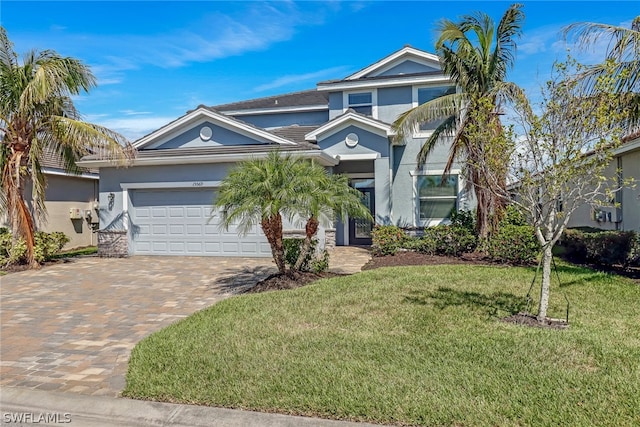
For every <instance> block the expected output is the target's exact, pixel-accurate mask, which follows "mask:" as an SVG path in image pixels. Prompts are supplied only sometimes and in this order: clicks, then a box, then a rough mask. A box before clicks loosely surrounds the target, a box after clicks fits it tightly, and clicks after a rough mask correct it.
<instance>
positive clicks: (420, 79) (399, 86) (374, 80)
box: [317, 46, 450, 123]
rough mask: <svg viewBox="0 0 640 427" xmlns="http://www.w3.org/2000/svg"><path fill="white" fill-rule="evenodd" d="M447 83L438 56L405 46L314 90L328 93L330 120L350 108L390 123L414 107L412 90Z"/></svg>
mask: <svg viewBox="0 0 640 427" xmlns="http://www.w3.org/2000/svg"><path fill="white" fill-rule="evenodd" d="M449 84H450V79H449V78H448V77H447V76H445V75H444V74H443V72H442V67H441V65H440V60H439V58H438V56H437V55H434V54H432V53H429V52H425V51H422V50H419V49H415V48H413V47H411V46H405V47H403V48H402V49H400V50H398V51H396V52H394V53H392V54H391V55H388V56H386V57H384V58H382V59H381V60H379V61H377V62H375V63H373V64H371V65H369V66H367V67H365V68H363V69H361V70H359V71H357V72H355V73H353V74H351V75H349V76H347V77H345V78H344V79H341V80H329V81H324V82H320V83H318V85H317V88H318V91H320V92H328V93H329V119H333V118H335V117H338V116H339V115H341V114H344V113H345V112H346V111H347V110H349V109H353V110H355V111H357V112H358V113H360V114H365V115H368V116H370V117H372V118H374V119H377V120H382V121H384V122H387V123H391V122H393V121H394V120H395V118H396V117H397V115H398V114H399V113H401V112H403V111H406V110H407V109H409V108H411V107H412V106H413V104H414V100H413V98H414V95H413V92H414V91H415V88H417V87H431V86H433V87H441V86H447V85H449Z"/></svg>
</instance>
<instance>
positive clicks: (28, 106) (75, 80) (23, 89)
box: [0, 27, 134, 268]
mask: <svg viewBox="0 0 640 427" xmlns="http://www.w3.org/2000/svg"><path fill="white" fill-rule="evenodd" d="M95 84H96V81H95V78H94V76H93V75H92V74H91V71H90V70H89V68H88V67H87V66H86V65H84V64H82V63H81V62H80V61H78V60H77V59H73V58H65V57H62V56H60V55H58V54H57V53H56V52H54V51H51V50H45V51H41V52H38V51H30V52H28V53H27V54H26V55H24V57H23V58H22V60H20V58H19V57H18V55H17V54H16V53H15V52H14V50H13V43H11V41H10V40H9V38H8V36H7V32H6V30H5V29H4V27H0V141H1V144H0V169H1V177H2V183H1V189H0V210H2V212H0V214H3V213H5V212H6V213H8V216H9V219H10V221H11V231H12V235H13V239H14V243H15V242H16V241H17V240H18V239H20V238H22V239H24V241H25V243H26V246H27V261H28V263H29V264H30V266H31V267H33V268H37V267H38V263H37V262H36V261H35V260H34V256H33V255H34V254H33V250H34V244H35V242H34V232H35V225H34V218H33V214H35V215H36V218H37V219H39V220H45V219H46V207H45V204H44V202H45V197H44V192H45V188H46V184H47V180H46V176H45V175H44V173H43V171H42V167H41V161H42V159H43V156H44V155H45V154H49V155H51V154H52V155H54V156H57V157H58V158H60V159H61V161H62V162H63V164H64V167H65V169H66V171H67V172H70V173H78V172H80V170H79V168H78V167H77V166H76V161H77V160H78V159H79V158H81V157H82V156H84V155H87V154H91V153H93V154H96V153H99V154H102V155H104V156H105V157H106V158H111V159H114V160H120V161H123V162H124V161H126V160H127V159H128V158H130V157H131V156H133V154H134V151H133V150H132V149H131V147H130V145H129V144H128V143H127V141H126V139H125V138H124V137H122V136H121V135H119V134H117V133H115V132H112V131H110V130H109V129H106V128H104V127H101V126H97V125H94V124H91V123H86V122H83V121H81V120H80V115H79V114H78V111H77V110H76V109H75V107H74V105H73V101H72V100H71V96H73V95H78V94H80V93H81V92H83V91H84V92H88V91H89V89H91V88H92V87H94V86H95ZM27 184H31V186H32V198H33V214H32V211H31V210H30V209H29V207H28V206H27V204H26V203H25V200H24V190H25V185H27Z"/></svg>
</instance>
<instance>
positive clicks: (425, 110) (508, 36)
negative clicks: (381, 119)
mask: <svg viewBox="0 0 640 427" xmlns="http://www.w3.org/2000/svg"><path fill="white" fill-rule="evenodd" d="M521 7H522V5H520V4H514V5H512V6H511V7H509V9H507V11H506V12H505V13H504V15H503V16H502V19H501V20H500V22H499V23H498V26H497V27H496V26H495V24H494V22H493V20H492V19H491V18H490V17H489V16H488V15H486V14H484V13H476V14H475V15H467V16H463V17H462V19H461V20H460V22H457V23H456V22H452V21H450V20H448V19H445V20H443V21H441V22H440V24H439V26H438V31H439V34H440V37H439V38H438V41H437V43H436V51H437V53H438V55H439V57H440V61H441V63H442V67H443V71H444V73H445V74H447V75H449V76H450V77H451V80H452V81H453V82H454V83H455V84H456V86H457V87H458V90H457V91H456V92H455V93H450V94H447V95H444V96H441V97H439V98H436V99H434V100H432V101H429V102H426V103H424V104H422V105H419V106H417V107H415V108H413V109H411V110H409V111H407V112H405V113H403V114H401V115H400V116H399V117H398V119H397V120H396V121H395V123H394V124H393V128H394V129H395V131H396V134H395V137H394V139H395V141H397V142H400V141H403V140H404V139H405V138H407V137H409V136H411V135H412V134H413V133H414V132H415V130H416V129H417V128H418V126H420V124H422V123H424V122H431V121H437V122H439V123H440V124H439V125H438V126H437V127H436V128H435V130H434V131H433V133H432V134H431V136H429V137H428V138H427V140H426V141H425V143H424V144H423V146H422V148H421V150H420V152H419V154H418V157H417V161H418V164H419V165H420V166H422V165H423V164H424V163H425V162H426V160H427V157H428V156H429V155H430V154H431V153H432V152H433V150H434V148H435V147H436V145H437V143H438V142H439V141H441V140H442V138H443V137H448V138H452V142H451V143H452V145H451V150H450V153H449V158H448V160H447V163H446V166H445V168H444V169H445V170H444V175H446V174H448V173H449V172H450V171H451V168H452V166H453V164H454V162H455V161H456V160H457V159H464V161H465V165H466V167H465V169H466V174H467V178H468V180H469V181H470V183H471V185H472V186H473V189H474V190H475V193H476V198H477V199H478V207H477V227H478V233H479V235H480V236H481V237H483V238H486V237H487V236H488V234H489V233H490V231H491V228H493V227H495V226H496V225H497V221H498V219H499V218H500V216H501V214H502V211H503V208H504V204H505V202H506V196H507V193H506V189H505V187H506V167H501V168H499V169H500V170H497V171H495V170H492V168H493V167H494V166H499V164H500V161H499V160H503V162H502V163H506V162H507V157H508V156H507V154H506V152H504V153H503V152H502V149H501V148H500V144H495V143H494V140H500V137H501V135H502V134H503V131H502V126H501V124H500V119H499V113H500V110H501V104H502V103H503V102H504V100H505V99H511V98H513V97H514V96H515V95H516V94H518V95H520V94H521V92H522V91H521V90H520V89H519V88H518V87H517V86H516V85H515V84H513V83H509V82H506V81H505V79H506V76H507V71H508V69H509V68H511V67H512V66H513V62H514V58H515V49H516V42H515V39H516V37H518V36H519V35H520V33H521V27H522V22H523V19H524V14H523V12H522V10H521ZM487 130H489V132H487ZM492 219H493V221H494V222H493V223H490V221H491V220H492Z"/></svg>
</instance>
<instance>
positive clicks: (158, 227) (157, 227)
mask: <svg viewBox="0 0 640 427" xmlns="http://www.w3.org/2000/svg"><path fill="white" fill-rule="evenodd" d="M151 234H153V235H155V236H164V235H166V234H167V225H166V224H153V225H152V226H151Z"/></svg>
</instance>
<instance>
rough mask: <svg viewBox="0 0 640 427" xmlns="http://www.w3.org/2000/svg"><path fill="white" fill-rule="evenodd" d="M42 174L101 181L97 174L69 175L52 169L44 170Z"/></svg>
mask: <svg viewBox="0 0 640 427" xmlns="http://www.w3.org/2000/svg"><path fill="white" fill-rule="evenodd" d="M42 172H43V173H45V174H47V175H58V176H68V177H70V178H86V179H96V180H98V179H100V176H99V175H98V174H95V173H80V174H75V173H69V172H65V171H61V170H56V169H51V168H42Z"/></svg>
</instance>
